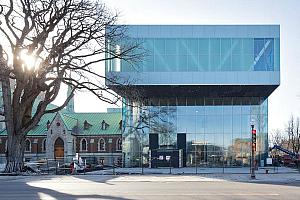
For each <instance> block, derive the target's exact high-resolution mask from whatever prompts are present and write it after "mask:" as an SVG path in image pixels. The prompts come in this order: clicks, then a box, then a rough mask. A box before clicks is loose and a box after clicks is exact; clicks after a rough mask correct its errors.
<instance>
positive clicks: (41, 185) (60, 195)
mask: <svg viewBox="0 0 300 200" xmlns="http://www.w3.org/2000/svg"><path fill="white" fill-rule="evenodd" d="M64 178H67V181H66V180H64V181H61V180H60V179H64ZM81 178H83V176H75V177H73V176H49V177H48V176H31V177H30V176H15V177H9V178H8V179H5V178H4V177H2V179H1V180H0V193H1V195H0V199H3V200H10V199H14V200H18V199H22V200H27V199H28V200H29V199H30V200H32V199H47V200H55V199H57V200H61V199H62V200H64V199H65V200H78V199H109V200H115V199H121V200H130V199H128V198H123V197H119V196H117V195H107V194H104V195H101V194H95V193H94V192H91V191H88V190H84V189H81V187H80V185H78V187H77V188H74V190H70V188H69V189H66V188H64V187H72V186H74V184H76V182H73V181H76V180H78V179H81ZM111 178H112V177H109V176H106V177H101V180H98V181H97V180H96V179H95V178H94V179H86V180H87V181H92V182H97V183H101V184H107V183H106V182H107V181H108V180H111ZM52 179H53V180H52ZM81 180H85V179H81ZM79 182H80V183H82V182H81V181H79ZM58 184H61V188H60V189H57V188H58V187H57V185H58ZM97 186H98V185H97ZM94 187H95V186H94ZM99 190H101V185H100V184H99ZM79 193H82V194H79ZM85 193H87V194H85ZM112 194H116V193H115V192H114V193H112Z"/></svg>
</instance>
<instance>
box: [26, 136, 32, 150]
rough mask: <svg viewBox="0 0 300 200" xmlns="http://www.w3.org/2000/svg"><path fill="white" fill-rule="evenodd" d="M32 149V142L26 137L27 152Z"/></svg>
mask: <svg viewBox="0 0 300 200" xmlns="http://www.w3.org/2000/svg"><path fill="white" fill-rule="evenodd" d="M30 151H31V142H30V140H28V139H26V140H25V152H30Z"/></svg>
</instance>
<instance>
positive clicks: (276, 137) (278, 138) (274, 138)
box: [270, 129, 285, 146]
mask: <svg viewBox="0 0 300 200" xmlns="http://www.w3.org/2000/svg"><path fill="white" fill-rule="evenodd" d="M284 141H285V137H284V135H283V134H282V131H281V130H280V129H276V130H274V131H272V132H271V135H270V143H272V144H273V145H279V146H282V144H283V143H284Z"/></svg>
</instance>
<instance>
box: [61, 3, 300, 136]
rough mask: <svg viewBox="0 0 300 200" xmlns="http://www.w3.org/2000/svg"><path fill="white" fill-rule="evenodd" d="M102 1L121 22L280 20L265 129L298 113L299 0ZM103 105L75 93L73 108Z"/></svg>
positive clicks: (98, 109) (95, 109)
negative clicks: (276, 80) (275, 80)
mask: <svg viewBox="0 0 300 200" xmlns="http://www.w3.org/2000/svg"><path fill="white" fill-rule="evenodd" d="M102 1H103V2H104V3H105V4H106V5H107V6H108V7H109V8H111V9H112V10H117V11H119V12H120V14H121V15H120V19H119V23H122V24H196V25H198V24H199V25H201V24H279V25H280V37H281V38H280V39H281V40H280V53H281V55H280V56H281V57H280V70H281V72H280V76H281V84H280V86H279V87H278V88H277V89H276V90H275V91H274V92H273V93H272V94H271V96H270V97H269V102H268V103H269V132H270V131H271V132H272V131H273V130H275V129H284V128H285V126H286V124H287V121H288V120H289V119H290V117H291V115H294V116H295V117H298V116H299V117H300V88H299V86H300V78H299V77H300V0H184V1H183V0H102ZM99 72H100V73H104V66H103V69H101V70H100V71H99ZM63 95H64V94H62V95H61V96H63ZM58 101H59V100H57V102H58ZM107 107H113V106H112V105H108V104H104V103H103V102H101V101H100V100H97V99H96V98H95V97H93V96H92V94H87V93H78V94H77V95H76V97H75V111H76V112H105V111H106V108H107Z"/></svg>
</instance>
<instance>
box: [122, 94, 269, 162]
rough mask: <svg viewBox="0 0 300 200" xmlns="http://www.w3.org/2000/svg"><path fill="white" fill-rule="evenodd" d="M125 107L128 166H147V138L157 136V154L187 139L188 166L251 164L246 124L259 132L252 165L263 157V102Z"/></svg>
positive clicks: (172, 101) (179, 101)
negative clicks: (183, 137) (181, 137)
mask: <svg viewBox="0 0 300 200" xmlns="http://www.w3.org/2000/svg"><path fill="white" fill-rule="evenodd" d="M143 105H144V106H141V107H128V106H127V107H126V106H124V107H123V122H124V123H123V126H124V130H125V131H124V134H123V138H124V143H123V152H124V161H125V166H126V167H138V166H141V165H144V166H148V164H149V155H148V154H149V133H157V134H159V148H160V149H176V148H177V147H176V146H177V134H178V133H185V134H186V145H187V146H186V147H187V152H186V165H187V166H189V167H195V166H198V167H234V166H249V164H250V154H251V149H250V142H251V127H250V121H251V120H253V121H254V122H255V129H257V152H256V160H257V162H258V163H260V161H261V160H263V159H264V158H265V157H266V156H267V151H268V147H267V140H268V138H267V137H268V136H267V129H268V127H267V126H268V124H267V114H268V111H267V100H264V99H262V98H162V99H157V98H155V99H148V100H146V101H145V102H144V103H143Z"/></svg>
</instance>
